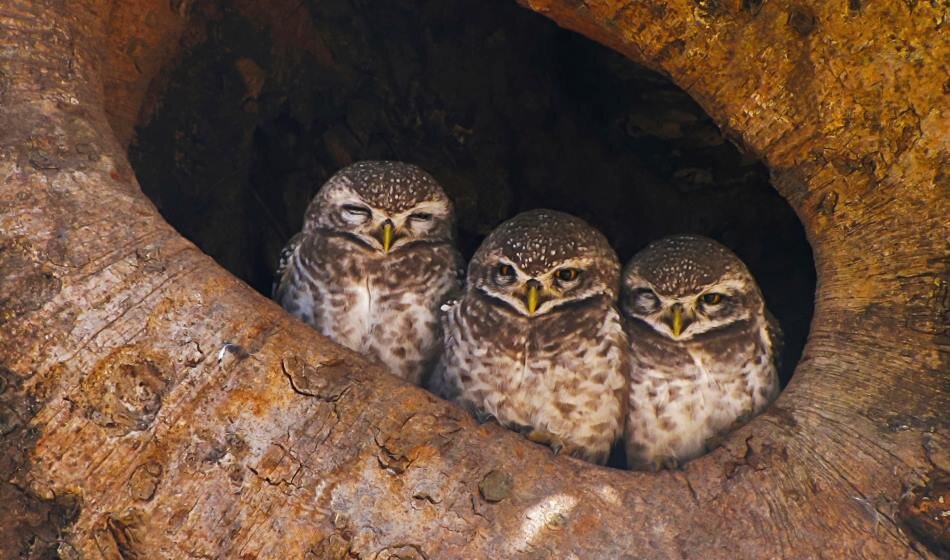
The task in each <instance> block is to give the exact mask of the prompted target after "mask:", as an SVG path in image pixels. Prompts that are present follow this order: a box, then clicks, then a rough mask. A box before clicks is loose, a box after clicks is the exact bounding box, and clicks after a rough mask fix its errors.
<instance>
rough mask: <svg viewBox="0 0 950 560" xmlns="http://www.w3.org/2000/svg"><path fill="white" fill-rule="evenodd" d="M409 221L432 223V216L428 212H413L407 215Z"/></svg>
mask: <svg viewBox="0 0 950 560" xmlns="http://www.w3.org/2000/svg"><path fill="white" fill-rule="evenodd" d="M409 219H410V220H412V221H414V222H429V221H432V214H430V213H428V212H414V213H412V214H409Z"/></svg>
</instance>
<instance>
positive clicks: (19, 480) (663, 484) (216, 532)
mask: <svg viewBox="0 0 950 560" xmlns="http://www.w3.org/2000/svg"><path fill="white" fill-rule="evenodd" d="M294 3H295V2H289V1H283V0H274V1H272V2H261V3H260V4H262V5H266V6H269V7H270V6H276V5H278V4H280V5H282V6H283V7H284V8H286V6H288V5H291V4H294ZM524 3H525V4H526V5H527V6H528V7H530V8H531V9H534V10H536V11H539V12H541V13H544V14H546V15H548V16H549V17H551V18H553V19H554V20H555V21H557V22H559V23H560V24H561V25H564V26H567V27H570V28H572V29H575V30H577V31H579V32H581V33H583V34H585V35H587V36H589V37H591V38H593V39H595V40H598V41H600V42H603V43H605V44H607V45H608V46H610V47H612V48H614V49H617V50H619V51H621V52H623V53H624V54H626V55H627V56H629V57H630V58H632V59H634V60H636V61H638V62H640V63H642V64H645V65H648V66H650V67H653V68H655V69H658V70H660V71H662V72H664V73H666V74H668V75H669V76H671V77H672V79H673V80H674V81H675V82H676V83H677V84H679V85H680V86H681V87H683V88H684V89H685V90H687V91H688V92H689V93H690V94H691V95H693V96H694V97H695V98H696V99H697V100H699V101H700V103H701V104H702V105H703V106H704V108H705V109H706V110H707V111H708V112H709V113H710V115H712V117H713V118H715V119H716V120H717V122H719V123H720V125H721V126H722V128H723V130H724V131H725V132H726V133H727V134H728V135H729V136H730V137H731V138H732V139H733V140H734V141H735V142H736V143H738V144H739V145H741V146H743V147H744V148H746V149H748V150H750V151H751V152H753V153H755V154H757V155H758V156H760V157H761V158H762V159H763V160H764V161H765V162H766V163H767V164H768V165H769V167H770V169H771V170H772V172H773V176H774V183H775V185H776V187H777V188H778V189H779V190H780V192H781V193H782V194H783V195H784V196H785V197H786V198H787V199H788V200H789V201H790V202H791V204H792V205H793V206H794V207H795V209H796V211H797V212H798V214H799V216H800V217H801V220H802V222H803V223H804V224H805V227H806V230H807V231H808V235H809V239H810V241H811V243H812V245H813V247H814V250H815V258H816V265H817V270H818V278H819V287H818V293H817V296H816V297H817V301H816V309H815V316H814V321H813V325H812V329H811V334H810V338H809V342H808V346H807V348H806V351H805V355H804V357H803V358H802V360H801V362H800V364H799V366H798V369H797V371H796V374H795V377H794V379H793V380H792V382H791V385H790V386H789V387H788V389H787V390H786V391H785V392H784V393H783V394H782V395H781V397H780V398H779V400H778V401H777V402H776V403H775V405H774V406H773V407H771V408H770V409H769V411H768V412H766V413H765V414H763V415H762V416H760V417H759V418H757V419H755V420H754V421H753V422H751V423H750V424H749V425H747V426H746V427H744V428H742V429H741V430H739V431H738V432H736V433H734V434H733V435H732V436H730V437H729V438H728V439H727V441H726V442H725V444H724V445H723V447H722V448H720V449H718V450H717V451H715V452H713V453H711V454H710V455H708V456H706V457H704V458H702V459H699V460H697V461H694V462H692V463H690V464H689V465H687V466H686V468H684V469H683V470H681V471H673V472H662V473H659V474H648V473H632V472H621V471H616V470H611V469H604V468H600V467H596V466H592V465H589V464H585V463H582V462H579V461H575V460H572V459H568V458H558V457H553V456H552V455H551V453H550V451H549V450H548V449H546V448H542V447H539V446H536V445H533V444H531V443H528V442H526V441H524V440H522V439H520V438H519V437H518V436H516V435H514V434H512V433H509V432H506V431H505V430H502V429H500V428H497V427H495V426H491V425H486V426H478V425H476V424H475V423H474V422H473V421H472V420H471V419H469V418H468V417H466V416H465V414H463V413H462V412H461V411H459V410H458V409H456V408H454V407H453V406H451V405H448V404H446V403H444V402H442V401H440V400H438V399H436V398H434V397H433V396H431V395H429V394H428V393H426V392H424V391H422V390H420V389H417V388H413V387H409V386H406V385H403V384H401V383H400V382H398V381H397V380H395V379H394V378H392V377H390V376H388V375H385V374H384V373H383V372H382V371H381V370H380V369H379V368H378V367H375V366H371V365H367V363H366V362H365V361H364V360H362V359H361V358H360V357H359V356H357V355H355V354H354V353H352V352H349V351H346V350H343V349H341V348H339V347H337V346H335V345H334V344H332V343H330V342H328V341H327V340H325V339H323V338H321V337H320V336H318V335H317V334H315V333H314V332H312V331H311V330H309V329H308V328H307V327H305V326H303V325H302V324H300V323H299V322H297V321H295V320H293V319H291V318H290V317H289V316H287V315H286V314H284V313H283V312H282V311H281V310H280V309H279V308H278V307H277V306H276V305H274V304H273V303H272V302H270V301H268V300H266V299H264V298H262V297H261V296H260V295H258V294H257V293H255V292H254V291H252V290H251V289H249V288H248V287H247V286H245V285H244V284H242V283H240V282H239V281H237V280H236V279H234V278H233V277H232V276H231V275H229V274H228V273H227V272H225V271H224V270H222V269H221V268H219V267H218V266H217V265H216V264H215V263H214V262H213V261H212V260H211V259H210V258H208V257H207V256H205V255H203V254H202V253H201V252H200V251H199V250H198V249H197V248H196V247H194V246H193V245H192V244H191V243H189V242H188V241H186V240H184V239H183V238H182V237H180V236H179V235H178V234H177V233H176V232H175V231H174V230H173V229H172V228H171V227H170V226H168V225H167V224H166V223H165V222H164V221H163V220H162V218H161V217H160V216H159V215H158V213H157V212H156V211H155V209H154V207H153V206H152V205H151V203H150V202H149V201H148V199H147V198H145V197H144V196H143V195H142V194H141V192H140V191H139V189H138V186H137V184H136V181H135V177H134V175H133V173H132V170H131V168H130V167H129V165H128V163H127V161H126V156H125V147H126V143H127V142H128V139H129V137H130V131H131V130H132V125H133V123H134V121H135V118H136V116H137V114H138V111H139V106H140V104H141V100H142V99H143V97H144V95H145V91H146V89H147V87H148V84H149V82H150V81H151V78H152V77H153V76H154V75H155V73H156V72H157V70H158V69H159V68H160V67H161V65H162V63H163V61H164V60H166V59H167V57H168V56H170V55H171V54H172V52H173V50H174V48H175V45H177V43H178V41H177V38H178V36H179V34H180V33H181V30H182V29H183V18H184V17H185V15H186V14H187V13H188V9H189V4H190V2H189V1H188V0H177V1H176V0H173V1H171V2H162V1H159V0H128V1H124V2H114V3H113V2H111V1H110V0H74V1H71V2H61V1H57V0H4V2H3V3H2V5H0V46H2V50H0V511H2V512H3V515H2V516H0V519H3V522H2V523H0V556H2V557H3V558H8V557H13V558H15V557H19V556H23V557H41V556H44V555H48V554H49V553H50V552H57V553H58V554H59V556H60V557H63V558H79V557H82V558H87V557H88V558H97V557H104V558H110V559H111V558H126V559H129V558H158V557H168V558H182V557H201V558H270V557H280V556H282V557H289V558H300V557H307V558H349V557H359V558H507V557H532V558H536V557H537V558H540V557H556V558H627V557H629V558H637V557H648V558H654V557H656V558H665V557H682V558H734V557H737V556H738V557H744V558H815V557H833V558H856V557H868V558H907V557H925V558H926V557H934V556H937V555H940V554H946V553H947V549H948V546H950V544H948V539H950V537H948V518H947V517H946V516H941V512H945V511H946V508H947V505H946V502H947V501H948V500H950V496H947V494H948V483H947V469H948V466H950V456H948V450H947V439H948V438H947V432H946V430H947V426H948V415H947V411H948V410H950V398H948V374H947V370H948V366H947V363H946V355H947V354H946V350H947V333H948V306H950V296H948V277H947V268H946V265H947V260H946V249H947V247H946V242H947V239H948V237H950V236H948V228H947V222H948V220H950V212H948V207H947V201H948V196H947V195H948V189H947V178H946V175H945V173H944V172H943V169H944V167H943V166H945V165H946V164H947V148H948V146H947V141H948V140H947V139H948V137H950V135H948V134H947V133H948V126H947V119H946V117H945V114H944V110H943V109H944V107H945V104H944V100H945V97H944V94H943V89H944V88H945V87H946V84H945V83H943V82H942V79H943V78H942V76H945V74H946V72H945V70H946V68H945V66H942V65H943V64H944V63H945V60H946V56H947V54H948V48H947V43H946V40H945V39H944V38H943V37H942V36H941V34H940V31H941V27H942V23H943V18H944V17H945V12H944V8H941V7H938V6H937V5H936V3H929V2H919V3H918V2H916V1H905V2H900V3H898V2H889V3H885V2H877V3H875V2H870V3H867V4H864V3H863V2H862V1H861V0H851V1H850V2H847V3H845V2H841V3H837V2H835V3H832V2H818V1H808V0H803V1H801V2H798V3H795V4H787V3H781V2H764V3H763V2H761V1H752V0H744V1H742V2H739V0H731V1H729V2H725V1H705V0H704V1H698V0H695V1H687V0H674V1H669V2H667V1H665V0H663V1H661V0H645V1H643V2H635V3H631V2H620V1H613V0H589V1H587V2H580V3H579V2H576V1H572V0H524ZM740 4H741V5H740ZM261 10H262V12H263V8H261ZM592 87H596V85H594V86H592ZM941 496H945V499H944V503H941V502H940V500H939V499H938V498H939V497H941ZM941 508H943V509H941ZM44 557H45V556H44Z"/></svg>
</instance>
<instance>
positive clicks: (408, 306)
mask: <svg viewBox="0 0 950 560" xmlns="http://www.w3.org/2000/svg"><path fill="white" fill-rule="evenodd" d="M462 272H463V261H462V257H461V255H460V254H459V252H458V251H457V250H456V247H455V216H454V211H453V207H452V202H451V201H450V200H449V198H448V197H447V196H446V194H445V192H443V190H442V187H441V186H439V184H438V183H437V182H436V180H435V179H433V178H432V176H431V175H429V174H428V173H426V172H425V171H423V170H422V169H420V168H418V167H416V166H414V165H410V164H407V163H401V162H395V161H363V162H359V163H355V164H353V165H350V166H349V167H346V168H344V169H343V170H341V171H339V172H338V173H337V174H335V175H334V176H333V177H331V178H330V180H329V181H327V183H326V184H325V185H323V187H322V188H321V189H320V191H319V192H318V193H317V195H316V196H315V197H314V198H313V201H311V203H310V205H309V206H308V208H307V211H306V215H305V217H304V226H303V231H301V232H300V233H298V234H297V235H295V236H294V237H293V238H292V239H291V240H290V242H289V243H288V244H287V246H286V247H285V248H284V250H283V252H282V254H281V259H280V264H279V266H278V270H277V281H276V284H275V289H274V299H275V300H277V302H279V303H280V304H281V305H282V306H283V307H284V308H285V309H286V310H287V311H289V312H290V313H292V314H294V315H296V316H297V317H299V318H300V319H302V320H303V321H305V322H306V323H308V324H309V325H310V326H312V327H313V328H314V329H316V330H318V331H319V332H321V333H322V334H324V335H326V336H327V337H329V338H330V339H332V340H333V341H335V342H337V343H339V344H342V345H343V346H346V347H348V348H351V349H353V350H356V351H357V352H360V353H363V354H365V355H367V356H369V357H371V358H375V359H377V360H379V361H380V362H382V363H383V364H385V365H386V366H388V367H389V369H390V370H391V371H392V373H394V374H395V375H397V376H399V377H401V378H403V379H405V380H407V381H409V382H411V383H414V384H420V383H421V381H422V379H423V377H424V376H425V375H426V373H427V371H428V370H429V369H430V368H431V366H432V365H433V362H434V360H435V359H436V357H437V355H438V352H439V349H440V345H441V331H440V325H439V321H438V313H439V306H440V305H441V304H442V302H443V301H444V300H445V299H446V298H447V297H448V296H449V295H450V294H453V293H455V292H456V291H458V290H459V289H460V287H461V275H462Z"/></svg>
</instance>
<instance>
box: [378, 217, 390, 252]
mask: <svg viewBox="0 0 950 560" xmlns="http://www.w3.org/2000/svg"><path fill="white" fill-rule="evenodd" d="M379 236H380V240H379V242H380V243H381V244H382V245H383V252H384V253H388V252H389V248H390V247H392V244H393V223H392V222H391V221H390V220H386V221H385V222H383V228H382V229H381V230H380V232H379Z"/></svg>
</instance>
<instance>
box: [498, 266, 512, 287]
mask: <svg viewBox="0 0 950 560" xmlns="http://www.w3.org/2000/svg"><path fill="white" fill-rule="evenodd" d="M515 279H516V275H515V267H513V266H511V265H510V264H505V263H502V264H499V265H498V267H497V268H495V283H497V284H498V285H500V286H507V285H508V284H511V283H513V282H514V281H515Z"/></svg>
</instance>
